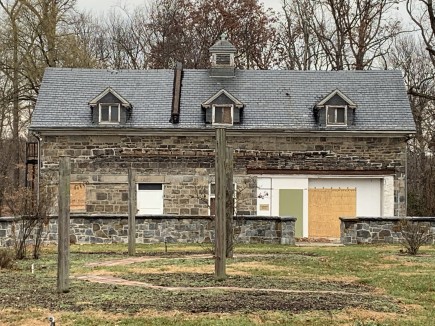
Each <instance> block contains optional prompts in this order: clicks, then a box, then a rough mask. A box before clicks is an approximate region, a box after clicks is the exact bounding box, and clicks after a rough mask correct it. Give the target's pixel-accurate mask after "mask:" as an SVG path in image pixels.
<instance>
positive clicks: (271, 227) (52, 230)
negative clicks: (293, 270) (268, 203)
mask: <svg viewBox="0 0 435 326" xmlns="http://www.w3.org/2000/svg"><path fill="white" fill-rule="evenodd" d="M295 220H296V219H295V218H292V217H260V216H237V217H236V218H235V219H234V234H235V241H236V243H275V244H288V245H293V244H294V243H295V237H294V227H295ZM19 225H20V223H18V220H16V219H12V218H6V219H5V218H2V219H0V245H2V246H11V245H13V241H14V235H15V236H16V235H18V232H19ZM57 229H58V226H57V218H55V217H53V218H51V219H50V222H49V224H48V225H47V226H46V227H45V230H44V232H43V239H44V240H45V241H46V242H57V239H58V238H57V236H58V233H57ZM214 230H215V225H214V219H213V217H210V216H177V217H174V216H166V215H164V216H153V217H152V218H143V217H137V218H136V242H137V243H163V242H167V243H174V242H184V243H187V242H189V243H210V242H213V241H214V232H215V231H214ZM127 232H128V219H127V216H125V215H117V216H115V215H114V216H103V215H101V216H89V215H78V216H74V215H72V216H71V225H70V242H71V243H81V244H84V243H127V242H128V235H127ZM32 240H33V235H32V236H31V237H30V240H29V241H30V242H31V241H32Z"/></svg>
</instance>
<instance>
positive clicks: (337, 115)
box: [326, 105, 347, 126]
mask: <svg viewBox="0 0 435 326" xmlns="http://www.w3.org/2000/svg"><path fill="white" fill-rule="evenodd" d="M326 117H327V121H326V124H327V125H328V126H329V125H347V106H332V105H328V106H326Z"/></svg>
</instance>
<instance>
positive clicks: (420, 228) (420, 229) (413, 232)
mask: <svg viewBox="0 0 435 326" xmlns="http://www.w3.org/2000/svg"><path fill="white" fill-rule="evenodd" d="M399 228H400V232H401V233H402V244H403V245H404V246H405V248H406V252H407V253H408V254H410V255H416V254H417V253H418V250H419V249H420V247H421V246H422V245H424V244H427V243H429V241H430V240H432V237H433V234H432V231H431V228H430V225H429V224H428V223H423V222H418V221H411V220H405V219H403V220H401V221H400V222H399Z"/></svg>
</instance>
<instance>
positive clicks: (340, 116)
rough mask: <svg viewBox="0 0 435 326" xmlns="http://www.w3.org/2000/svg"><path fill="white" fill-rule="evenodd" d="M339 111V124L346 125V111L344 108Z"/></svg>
mask: <svg viewBox="0 0 435 326" xmlns="http://www.w3.org/2000/svg"><path fill="white" fill-rule="evenodd" d="M336 110H337V121H336V122H337V123H344V122H345V117H344V113H345V110H344V108H336Z"/></svg>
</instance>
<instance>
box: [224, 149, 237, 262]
mask: <svg viewBox="0 0 435 326" xmlns="http://www.w3.org/2000/svg"><path fill="white" fill-rule="evenodd" d="M226 151H227V152H226V154H227V156H226V158H225V171H226V184H227V186H226V190H227V191H226V197H227V212H226V229H227V230H226V232H227V233H226V237H227V250H226V251H227V252H226V255H227V258H233V255H234V232H233V227H234V226H233V220H234V218H233V216H234V204H235V203H234V185H233V183H234V182H233V149H232V148H231V147H227V148H226Z"/></svg>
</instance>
